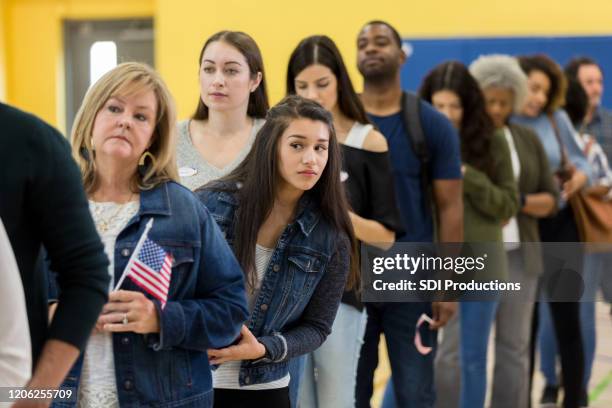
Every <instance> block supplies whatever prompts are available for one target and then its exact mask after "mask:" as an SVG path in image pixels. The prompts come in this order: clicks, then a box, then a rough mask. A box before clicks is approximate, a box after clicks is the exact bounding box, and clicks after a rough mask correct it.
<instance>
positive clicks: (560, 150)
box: [512, 54, 591, 408]
mask: <svg viewBox="0 0 612 408" xmlns="http://www.w3.org/2000/svg"><path fill="white" fill-rule="evenodd" d="M519 63H520V65H521V68H522V69H523V72H525V74H526V75H527V89H528V93H527V100H526V102H525V104H524V105H523V108H522V110H521V112H520V114H519V115H516V116H514V117H513V119H512V120H513V122H515V123H518V124H520V125H524V126H528V127H531V128H532V129H533V130H534V131H535V133H536V134H537V136H538V138H539V139H540V141H541V142H542V145H543V146H544V151H545V152H546V155H547V156H548V163H549V165H550V172H551V173H553V174H554V177H555V183H556V184H557V186H558V187H559V190H560V191H561V200H560V201H559V203H558V207H559V211H558V212H557V213H556V214H555V215H554V216H552V217H548V218H543V219H541V220H540V223H539V229H540V237H541V239H542V241H543V242H574V243H575V242H579V241H580V237H579V235H578V227H577V224H576V219H575V218H574V213H573V211H572V208H571V206H570V205H568V202H569V199H570V198H571V197H572V196H573V195H574V194H576V193H578V192H579V191H580V190H581V189H582V188H583V187H584V186H586V184H587V182H588V179H589V176H590V174H591V170H590V167H589V164H588V161H587V159H586V157H585V155H584V153H583V152H582V150H581V149H580V147H579V146H578V143H577V142H576V140H575V139H574V132H575V130H574V128H573V126H572V123H571V121H570V119H569V118H568V116H567V113H566V112H565V111H564V110H563V109H561V106H562V104H563V102H564V99H565V90H566V79H565V76H564V75H563V71H561V68H560V67H559V65H558V64H557V63H556V62H554V61H553V60H552V59H550V58H549V57H547V56H546V55H542V54H537V55H528V56H522V57H519ZM568 248H569V247H568ZM571 248H572V250H573V251H574V252H576V253H575V261H576V262H577V265H582V260H580V259H579V258H582V257H583V256H584V254H583V253H582V251H581V250H580V247H579V246H578V245H573V246H572V247H571ZM544 261H545V262H544V275H548V276H551V275H554V276H555V277H557V278H562V277H564V276H563V275H561V273H562V270H561V268H560V267H559V266H558V265H556V264H553V262H550V261H549V262H546V261H547V259H546V257H545V258H544ZM562 285H564V286H565V287H568V285H575V283H574V282H573V281H572V282H568V281H566V282H565V283H562ZM577 297H578V296H576V298H577ZM564 300H565V299H564ZM579 310H580V307H579V304H578V303H577V302H569V301H557V302H550V303H549V302H541V303H540V304H539V315H538V314H535V315H534V318H539V319H540V321H541V322H542V328H541V329H540V332H539V340H540V342H541V345H542V344H550V342H555V340H554V339H553V337H554V338H556V344H557V346H558V348H559V354H560V356H561V372H562V383H563V389H564V393H563V395H564V396H563V399H564V401H563V407H564V408H577V407H579V406H585V405H586V402H587V401H586V400H587V395H586V392H584V390H583V389H582V387H583V377H584V352H583V344H582V339H581V336H580V335H579V333H580V316H579ZM551 319H552V322H550V320H551ZM547 320H548V321H547ZM553 326H554V331H553V330H550V329H546V327H548V328H551V327H553ZM534 327H537V321H536V322H535V324H534ZM547 337H548V338H549V340H547ZM541 363H542V365H541V366H540V368H541V370H542V372H543V374H544V377H545V378H546V386H545V388H544V390H543V393H542V398H541V400H540V402H541V403H542V404H551V405H555V404H556V403H557V398H558V390H559V385H560V384H559V383H558V381H557V379H556V375H554V374H555V372H556V361H554V359H553V360H552V361H550V359H546V358H545V359H544V360H542V361H541ZM532 368H533V361H532Z"/></svg>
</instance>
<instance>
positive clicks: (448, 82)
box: [420, 61, 519, 408]
mask: <svg viewBox="0 0 612 408" xmlns="http://www.w3.org/2000/svg"><path fill="white" fill-rule="evenodd" d="M420 95H421V97H422V98H423V99H425V100H426V101H428V102H430V103H431V104H432V105H433V106H434V107H435V108H436V109H438V110H439V111H440V112H442V113H443V114H445V115H446V116H447V117H448V118H449V120H450V121H451V122H452V123H453V125H454V126H455V127H456V128H457V130H458V131H459V135H460V138H461V156H462V160H463V166H462V172H463V177H464V178H463V202H464V215H463V216H464V240H465V241H466V242H497V243H499V245H500V246H501V245H502V242H503V237H502V224H503V223H504V222H505V221H507V220H508V219H510V218H511V217H512V216H514V215H515V214H516V212H517V210H518V205H519V200H518V193H517V184H516V180H515V178H514V174H513V171H512V162H511V158H510V151H509V149H508V144H507V142H506V140H505V137H504V135H503V133H501V132H499V131H496V130H495V127H494V124H493V122H492V121H491V118H490V117H489V116H488V114H487V111H486V107H485V101H484V98H483V95H482V93H481V91H480V87H479V85H478V83H477V82H476V80H475V79H474V78H473V77H472V76H471V75H470V73H469V71H468V70H467V68H466V67H465V66H464V65H463V64H461V63H459V62H455V61H450V62H446V63H443V64H441V65H438V66H437V67H436V68H434V69H433V70H432V71H431V72H430V73H429V74H428V75H427V76H426V77H425V79H424V80H423V84H422V86H421V89H420ZM494 252H495V254H494V256H495V257H496V259H495V260H493V259H489V261H488V264H490V265H495V268H496V271H495V273H496V275H495V278H498V279H503V278H505V277H506V275H507V259H506V257H505V253H504V251H503V249H501V248H500V250H499V251H494ZM491 255H493V254H489V258H492V256H491ZM484 278H485V277H484V276H477V277H476V279H478V280H480V279H484ZM490 278H491V277H490V276H486V279H487V280H488V279H490ZM498 303H499V302H498V300H496V299H495V298H492V299H487V300H480V301H467V302H461V304H460V307H461V313H460V314H459V317H458V318H454V319H453V320H451V322H449V324H448V325H447V326H446V327H445V335H444V339H443V340H442V343H441V345H440V349H439V351H438V353H439V355H438V361H437V363H438V364H437V367H436V372H437V373H438V374H437V377H438V378H437V379H436V383H437V386H438V393H439V394H442V393H444V390H445V389H450V390H451V391H449V392H452V388H453V387H455V388H456V384H457V383H458V381H457V377H458V375H459V372H458V367H459V366H460V367H461V381H460V383H461V386H460V407H462V408H467V407H469V408H476V407H483V406H484V402H485V395H486V386H487V380H486V378H487V374H486V368H487V345H488V340H489V333H490V331H491V326H492V324H493V319H494V317H495V312H496V309H497V305H498ZM459 328H461V330H459ZM459 347H460V350H461V352H459ZM459 360H460V361H459ZM459 363H460V364H459ZM453 371H454V373H453ZM439 374H444V378H442V376H441V375H439ZM449 374H450V375H449ZM453 374H454V375H453ZM446 380H448V381H446Z"/></svg>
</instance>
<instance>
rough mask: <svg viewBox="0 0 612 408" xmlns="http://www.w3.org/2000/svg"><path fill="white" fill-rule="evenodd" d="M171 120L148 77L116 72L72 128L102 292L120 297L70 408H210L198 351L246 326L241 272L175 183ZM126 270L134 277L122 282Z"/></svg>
mask: <svg viewBox="0 0 612 408" xmlns="http://www.w3.org/2000/svg"><path fill="white" fill-rule="evenodd" d="M175 118H176V114H175V108H174V103H173V101H172V98H171V96H170V93H169V92H168V89H167V87H166V85H165V84H164V83H163V81H162V80H161V78H160V77H159V75H158V74H157V73H156V72H155V71H154V70H152V69H151V68H149V67H148V66H146V65H143V64H138V63H125V64H121V65H119V66H117V67H116V68H114V69H113V70H111V71H110V72H108V73H107V74H105V75H104V76H103V77H102V78H101V79H100V80H99V81H98V82H96V83H95V84H94V85H93V86H92V88H90V90H89V91H88V92H87V95H86V96H85V99H84V101H83V104H82V106H81V108H80V109H79V112H78V113H77V116H76V119H75V124H74V127H73V132H72V151H73V155H74V157H75V159H76V160H77V163H78V165H79V167H80V169H81V172H82V177H83V182H84V185H85V191H86V193H87V195H88V198H89V208H90V211H91V212H92V215H93V218H94V221H95V224H96V229H97V230H98V233H99V234H100V236H101V238H102V241H103V243H104V247H105V251H106V253H107V255H108V257H109V260H110V266H109V271H108V272H109V275H110V276H111V282H112V283H111V287H110V289H112V288H114V287H115V289H117V288H116V286H118V287H119V289H120V290H113V291H112V292H111V293H110V295H109V302H108V303H107V304H106V305H105V306H104V309H103V310H102V314H101V315H100V317H99V319H98V322H97V325H96V330H95V331H94V333H93V334H92V336H91V338H90V340H89V343H88V344H87V348H86V350H85V352H84V354H83V355H82V356H81V358H79V360H78V362H77V363H76V364H75V366H74V367H73V368H72V370H71V373H70V374H69V375H68V376H67V377H66V381H65V382H64V386H66V387H70V388H72V389H76V390H78V392H77V394H78V398H77V402H76V404H78V406H79V407H118V406H121V407H135V406H145V405H146V406H173V407H183V408H184V407H209V406H211V405H212V401H213V398H212V374H211V370H210V365H209V362H208V356H207V353H206V350H207V349H209V348H220V347H224V346H227V345H228V344H230V343H232V342H233V341H234V340H236V338H237V336H238V334H239V332H240V327H241V325H242V322H243V321H244V320H245V319H246V317H247V309H246V299H245V292H244V283H243V278H242V271H241V268H240V265H239V264H238V262H237V260H236V258H235V257H234V255H233V253H232V251H231V249H230V248H229V246H228V245H227V243H226V241H225V239H224V238H223V236H222V235H221V232H220V230H219V228H218V227H217V225H216V223H215V221H214V220H213V218H212V217H211V215H210V213H209V212H208V211H207V209H206V208H205V207H204V206H203V205H202V204H201V203H200V202H199V201H198V200H197V199H196V198H195V196H194V195H193V194H192V193H191V192H190V191H189V190H188V189H186V188H184V187H182V186H180V185H179V184H178V183H177V180H178V172H177V168H176V161H175V146H176V139H175ZM151 225H152V226H151ZM147 233H148V236H147V235H145V234H147ZM145 236H146V241H143V239H141V237H145ZM143 242H144V245H143ZM140 248H142V250H140ZM168 255H169V256H168ZM136 259H138V261H139V262H138V263H136ZM130 265H139V266H135V267H133V268H132V267H130ZM142 265H144V266H142ZM147 268H148V269H147ZM127 269H130V270H134V271H135V272H134V273H133V278H132V279H125V280H123V279H122V276H123V274H124V273H125V272H124V271H125V270H127ZM147 270H150V271H149V272H148V273H147V272H146V271H147ZM143 271H145V272H143ZM162 272H163V273H162ZM156 276H157V277H156ZM121 282H123V283H121ZM137 282H139V284H138V283H137ZM145 287H146V288H147V289H143V288H145ZM73 405H75V403H60V404H58V406H73Z"/></svg>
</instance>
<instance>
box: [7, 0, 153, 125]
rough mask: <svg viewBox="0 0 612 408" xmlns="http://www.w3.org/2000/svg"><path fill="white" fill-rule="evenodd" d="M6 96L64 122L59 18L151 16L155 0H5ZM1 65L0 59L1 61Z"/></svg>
mask: <svg viewBox="0 0 612 408" xmlns="http://www.w3.org/2000/svg"><path fill="white" fill-rule="evenodd" d="M3 2H4V5H5V7H4V13H6V20H5V21H6V22H7V27H6V40H7V41H6V43H7V70H6V79H7V80H6V91H7V92H6V96H7V98H6V100H7V101H8V102H9V103H11V104H13V105H16V106H18V107H20V108H21V109H24V110H27V111H30V112H33V113H35V114H36V115H38V116H40V117H42V118H43V119H45V120H47V121H48V122H50V123H52V124H54V125H56V126H58V127H59V128H60V129H62V130H63V129H65V126H64V117H65V115H64V99H65V90H64V88H65V87H64V68H63V63H64V61H63V57H64V54H63V50H62V47H63V45H62V44H63V38H62V30H63V28H62V23H63V20H65V19H105V18H109V19H112V18H126V17H152V16H153V14H154V7H155V4H154V0H3ZM0 66H1V65H0Z"/></svg>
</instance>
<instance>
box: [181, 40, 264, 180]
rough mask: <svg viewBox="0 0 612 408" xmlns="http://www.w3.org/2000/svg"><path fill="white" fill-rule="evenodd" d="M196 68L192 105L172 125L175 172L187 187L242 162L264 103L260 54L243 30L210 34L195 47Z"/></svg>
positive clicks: (259, 125) (262, 115)
mask: <svg viewBox="0 0 612 408" xmlns="http://www.w3.org/2000/svg"><path fill="white" fill-rule="evenodd" d="M198 67H199V78H200V97H199V99H198V106H197V108H196V111H195V113H194V114H193V116H192V117H191V119H189V120H185V121H182V122H180V123H179V124H178V147H177V163H178V166H179V175H180V177H181V182H182V183H183V184H184V185H185V186H187V187H189V189H191V190H195V189H196V188H198V187H200V186H202V185H204V184H206V183H208V182H209V181H212V180H215V179H218V178H220V177H223V176H225V175H227V174H228V173H229V172H231V171H232V170H234V169H235V168H236V167H237V166H238V165H239V164H240V163H241V162H242V160H244V158H245V157H246V155H247V154H248V152H249V150H250V149H251V146H252V145H253V141H254V140H255V135H256V134H257V131H258V130H259V129H260V128H261V126H263V121H264V117H265V116H266V112H267V111H268V107H269V105H268V95H267V93H266V82H265V77H264V67H263V59H262V57H261V52H260V51H259V47H258V46H257V44H256V43H255V40H253V38H251V37H250V36H249V35H248V34H246V33H243V32H240V31H219V32H218V33H216V34H213V35H212V36H211V37H210V38H208V39H207V40H206V42H205V43H204V46H203V47H202V50H201V51H200V56H199V58H198Z"/></svg>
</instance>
